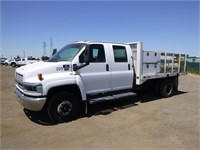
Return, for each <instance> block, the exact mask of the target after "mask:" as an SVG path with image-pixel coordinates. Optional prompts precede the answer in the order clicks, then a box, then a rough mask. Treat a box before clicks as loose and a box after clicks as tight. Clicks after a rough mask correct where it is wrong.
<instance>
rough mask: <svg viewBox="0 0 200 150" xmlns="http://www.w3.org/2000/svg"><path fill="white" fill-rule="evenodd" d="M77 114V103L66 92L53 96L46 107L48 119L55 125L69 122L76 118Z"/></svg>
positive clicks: (70, 94) (76, 100) (75, 99)
mask: <svg viewBox="0 0 200 150" xmlns="http://www.w3.org/2000/svg"><path fill="white" fill-rule="evenodd" d="M78 112H79V101H78V99H77V98H76V97H75V96H74V95H73V94H72V93H68V92H62V93H59V94H56V95H54V96H53V97H52V98H51V99H50V102H49V104H48V105H47V113H48V115H49V118H50V119H51V120H52V121H54V122H56V123H59V122H65V121H70V120H72V119H74V118H75V117H76V116H77V114H78Z"/></svg>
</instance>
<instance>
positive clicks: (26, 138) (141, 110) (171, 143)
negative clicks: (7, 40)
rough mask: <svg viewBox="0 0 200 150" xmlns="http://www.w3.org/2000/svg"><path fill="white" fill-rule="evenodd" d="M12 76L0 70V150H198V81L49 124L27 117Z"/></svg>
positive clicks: (9, 70)
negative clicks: (168, 93) (172, 92)
mask: <svg viewBox="0 0 200 150" xmlns="http://www.w3.org/2000/svg"><path fill="white" fill-rule="evenodd" d="M14 71H15V69H14V68H12V67H10V66H1V82H0V84H1V149H137V150H139V149H141V150H143V149H145V150H154V149H158V150H166V149H171V150H178V149H181V150H184V149H187V150H197V149H200V142H199V141H200V134H199V131H200V126H199V125H200V124H199V121H200V117H199V116H200V114H199V109H200V103H199V101H200V99H199V92H200V91H199V85H200V78H199V77H196V76H190V75H187V76H184V77H181V78H180V82H179V83H180V86H179V92H177V93H176V94H175V95H174V96H173V97H171V98H162V99H161V98H158V97H156V96H154V95H153V94H152V93H151V92H150V91H147V92H140V93H138V96H136V97H132V98H127V99H121V100H117V101H114V102H105V103H100V104H95V105H90V106H89V115H81V116H80V117H79V118H78V119H76V120H74V121H71V122H68V123H61V124H52V123H51V121H49V119H48V118H47V117H46V116H45V114H42V113H37V112H31V111H26V110H24V109H23V108H22V106H21V105H20V104H19V103H18V101H17V99H16V97H15V95H14V84H15V82H14Z"/></svg>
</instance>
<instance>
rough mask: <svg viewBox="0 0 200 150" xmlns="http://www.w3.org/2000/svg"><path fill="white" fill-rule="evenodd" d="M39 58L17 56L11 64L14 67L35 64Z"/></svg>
mask: <svg viewBox="0 0 200 150" xmlns="http://www.w3.org/2000/svg"><path fill="white" fill-rule="evenodd" d="M39 61H40V60H39V59H36V58H33V57H28V58H17V59H14V60H12V61H11V62H10V65H11V66H12V67H17V66H18V67H20V66H24V65H28V64H33V63H35V62H39Z"/></svg>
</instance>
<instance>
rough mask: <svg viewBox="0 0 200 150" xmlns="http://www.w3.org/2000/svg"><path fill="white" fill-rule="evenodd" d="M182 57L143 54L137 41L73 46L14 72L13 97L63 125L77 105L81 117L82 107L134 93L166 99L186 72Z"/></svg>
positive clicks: (72, 44)
mask: <svg viewBox="0 0 200 150" xmlns="http://www.w3.org/2000/svg"><path fill="white" fill-rule="evenodd" d="M186 57H187V55H186V54H174V53H166V52H155V51H144V50H143V49H142V42H130V43H109V42H91V41H79V42H73V43H70V44H68V45H66V46H64V47H63V48H62V49H61V50H59V51H58V52H57V53H56V54H54V55H53V56H52V57H51V58H50V59H49V60H48V61H47V62H38V63H34V64H30V65H26V66H23V67H20V68H17V69H16V73H15V80H16V87H15V93H16V96H17V97H18V100H19V102H20V103H21V105H22V106H23V107H24V108H26V109H29V110H33V111H42V110H43V111H44V112H45V113H46V114H47V115H48V116H49V117H50V119H51V120H53V121H55V122H63V121H68V120H71V119H73V118H75V117H76V116H77V114H78V112H79V111H80V110H81V107H84V108H85V112H86V113H87V108H88V104H93V103H97V102H101V101H108V100H114V99H119V98H124V97H132V96H136V93H135V91H136V90H137V89H143V88H153V89H154V91H155V93H157V94H158V95H160V96H162V97H169V96H172V95H173V92H174V91H176V90H178V79H179V76H181V75H185V74H186ZM133 98H134V97H133ZM83 104H84V105H83Z"/></svg>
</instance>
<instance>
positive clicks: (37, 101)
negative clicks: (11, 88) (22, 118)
mask: <svg viewBox="0 0 200 150" xmlns="http://www.w3.org/2000/svg"><path fill="white" fill-rule="evenodd" d="M15 95H16V96H17V98H18V101H19V103H20V104H21V105H22V106H23V107H24V108H26V109H29V110H34V111H40V110H42V108H43V106H44V104H45V102H46V97H37V98H35V97H29V96H25V95H24V94H23V93H22V92H20V91H19V90H18V89H17V88H15Z"/></svg>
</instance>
